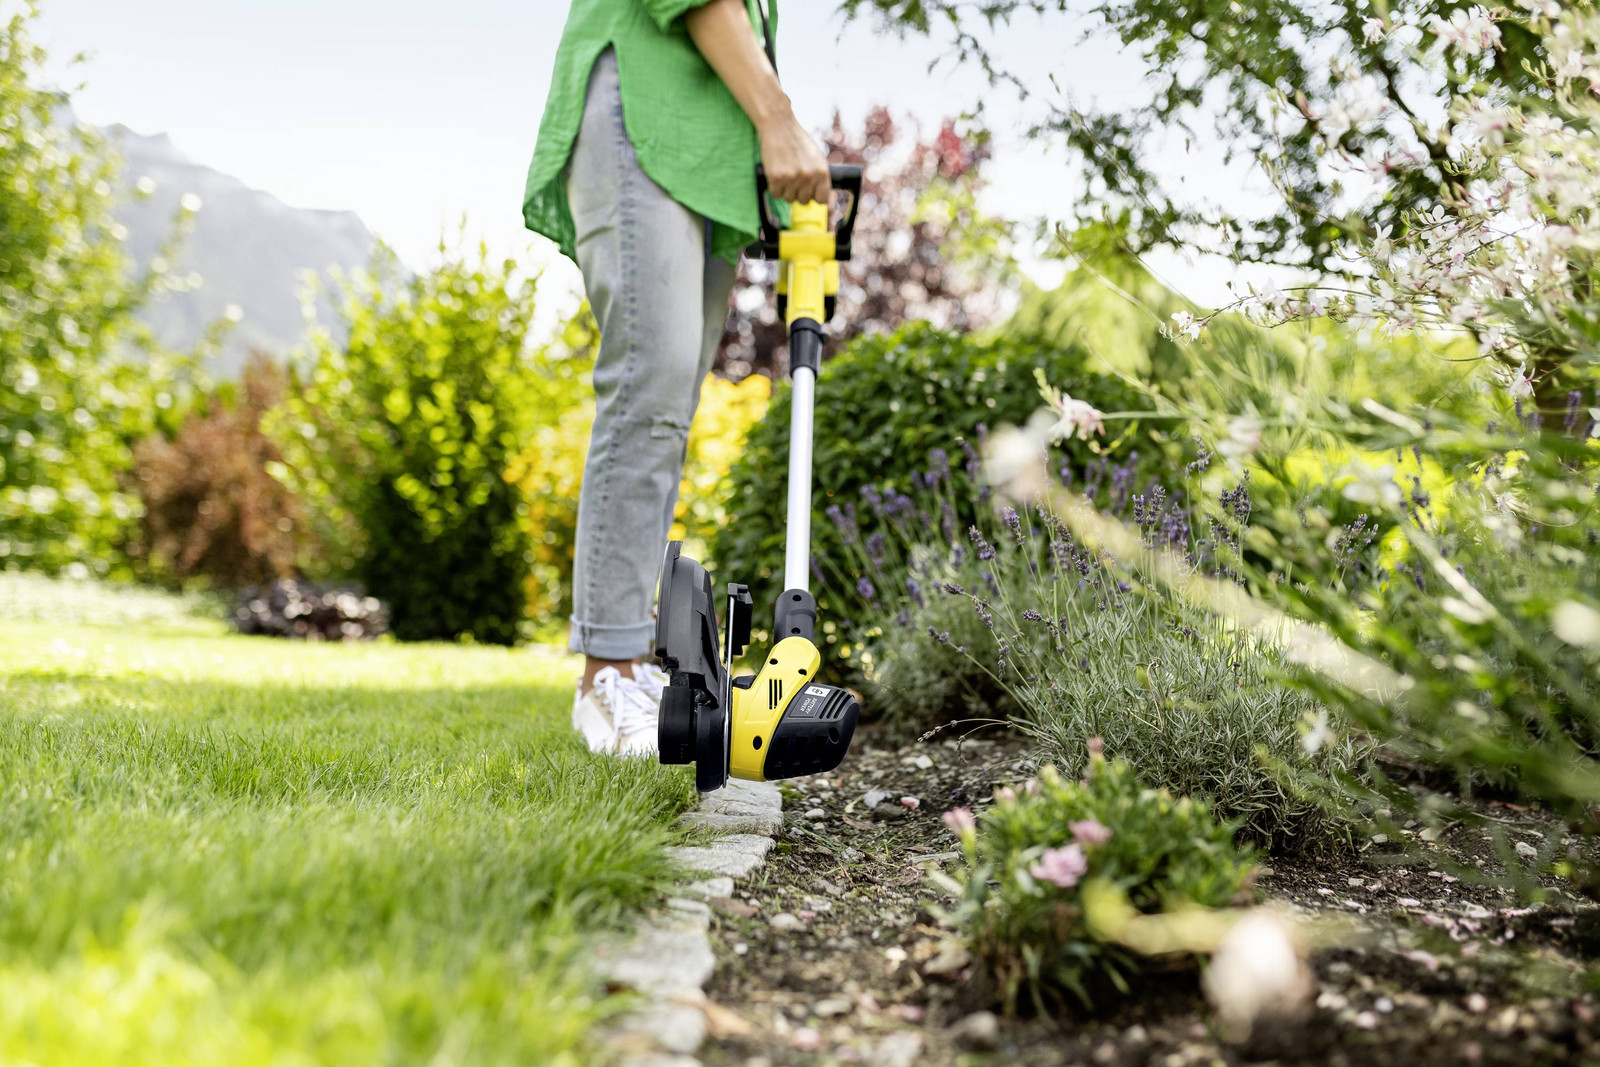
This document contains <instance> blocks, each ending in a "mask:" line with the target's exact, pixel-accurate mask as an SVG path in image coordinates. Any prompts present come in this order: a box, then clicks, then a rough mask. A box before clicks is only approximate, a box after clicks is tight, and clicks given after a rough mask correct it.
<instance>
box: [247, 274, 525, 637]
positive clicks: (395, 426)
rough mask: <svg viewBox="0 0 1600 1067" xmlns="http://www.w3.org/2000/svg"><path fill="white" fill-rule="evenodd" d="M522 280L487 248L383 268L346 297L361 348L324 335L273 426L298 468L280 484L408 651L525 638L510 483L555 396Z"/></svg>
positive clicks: (519, 541) (520, 521)
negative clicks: (536, 416)
mask: <svg viewBox="0 0 1600 1067" xmlns="http://www.w3.org/2000/svg"><path fill="white" fill-rule="evenodd" d="M515 270H516V265H515V263H513V262H510V261H507V262H505V263H503V264H500V265H494V264H491V263H490V262H489V261H488V254H487V251H485V250H480V252H479V257H478V259H477V261H476V262H473V261H470V260H468V259H466V258H465V257H462V256H459V255H450V256H447V257H446V259H445V260H444V262H442V263H441V264H440V265H439V266H438V267H437V268H436V269H434V270H432V271H430V272H428V273H424V274H417V275H412V276H409V277H408V276H406V275H405V274H403V272H402V271H401V269H400V267H399V265H398V264H397V263H396V262H395V260H394V259H393V257H392V256H382V257H380V258H379V259H378V260H376V261H375V263H374V267H373V269H372V271H370V272H369V273H367V274H366V275H364V276H361V277H357V278H354V279H350V280H348V281H346V282H345V283H344V285H343V293H342V297H343V299H342V302H341V304H340V309H339V315H340V317H341V318H342V320H343V326H344V327H345V330H344V331H343V332H344V333H345V334H346V335H347V336H348V337H349V340H348V342H346V343H344V344H338V343H336V342H335V341H334V340H333V338H332V335H331V334H330V333H329V332H328V331H327V330H325V329H318V330H316V331H314V333H313V337H312V343H311V354H310V358H309V362H308V364H307V366H306V367H305V368H304V370H303V372H302V376H301V377H300V379H299V381H298V382H297V383H296V387H295V388H294V389H293V390H292V391H291V394H290V396H289V399H288V400H287V401H286V402H285V403H284V405H283V406H282V407H281V408H280V409H279V411H277V412H276V413H274V416H273V417H272V419H271V420H269V424H268V429H269V432H270V433H271V434H272V436H273V439H274V440H275V441H276V442H277V443H278V445H279V446H280V447H281V448H282V449H283V453H284V456H285V459H286V464H285V466H284V467H282V468H277V472H278V473H279V474H280V475H281V476H283V477H284V478H286V479H287V480H288V482H289V484H290V485H291V487H293V488H295V489H297V491H298V492H299V495H300V496H301V498H302V499H303V500H305V501H306V502H307V503H308V504H309V505H310V506H312V507H315V508H317V509H318V511H319V512H320V514H321V516H322V524H323V528H324V529H325V530H327V531H329V533H328V535H327V542H328V543H330V544H334V545H336V546H337V545H340V544H341V543H342V546H343V548H344V551H345V552H346V553H348V556H349V558H350V559H351V561H352V564H353V566H352V567H351V571H352V572H353V574H354V576H355V577H356V578H357V579H358V580H359V581H360V582H361V583H362V584H363V585H365V586H366V588H368V589H369V590H371V591H372V592H373V594H374V595H376V596H379V597H381V598H382V599H384V600H385V601H387V602H388V603H389V605H390V607H391V610H392V612H393V626H394V633H395V635H396V636H397V637H400V638H401V639H403V640H429V639H452V638H456V637H459V636H470V637H471V638H473V639H475V640H478V641H484V642H489V643H496V644H511V643H513V642H514V641H516V640H517V638H518V636H519V632H520V627H521V624H522V622H523V618H524V609H525V605H526V602H527V589H526V586H525V585H524V580H525V578H526V577H527V574H528V568H529V565H530V557H531V554H532V553H531V547H530V544H529V538H528V533H527V528H526V525H525V524H524V511H525V504H524V500H523V497H522V494H521V492H520V491H519V490H518V489H517V487H516V486H515V485H513V484H512V483H511V482H510V481H509V480H508V473H509V470H510V466H511V462H512V459H513V457H515V456H516V455H517V453H518V452H519V451H520V450H521V449H522V448H523V446H524V444H525V443H526V441H527V439H528V436H529V433H530V430H531V429H532V423H533V413H534V412H535V411H536V410H537V401H538V395H539V394H538V390H539V385H540V383H539V381H538V380H537V377H536V375H535V373H534V368H533V366H532V364H531V355H530V352H529V348H528V344H527V333H528V325H529V321H530V319H531V318H532V315H533V296H534V282H533V280H532V279H527V280H524V281H522V282H521V283H516V282H514V281H513V280H512V279H513V275H514V272H515Z"/></svg>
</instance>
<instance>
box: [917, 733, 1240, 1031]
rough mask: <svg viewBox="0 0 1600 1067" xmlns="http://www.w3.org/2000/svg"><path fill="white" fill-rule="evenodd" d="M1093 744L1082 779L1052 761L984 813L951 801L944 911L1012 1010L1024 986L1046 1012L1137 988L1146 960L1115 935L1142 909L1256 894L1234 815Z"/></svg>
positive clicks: (1219, 902) (1236, 900) (1213, 904)
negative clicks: (1158, 783) (1219, 814)
mask: <svg viewBox="0 0 1600 1067" xmlns="http://www.w3.org/2000/svg"><path fill="white" fill-rule="evenodd" d="M1088 750H1089V759H1088V761H1087V765H1086V767H1085V774H1084V777H1083V778H1082V779H1079V780H1073V779H1069V778H1064V777H1063V776H1062V775H1061V774H1060V773H1059V772H1058V771H1056V770H1055V769H1054V768H1053V767H1051V766H1046V767H1045V768H1044V769H1042V770H1041V771H1040V772H1039V775H1038V777H1036V778H1031V779H1029V780H1028V781H1026V782H1024V783H1020V784H1019V785H1018V786H1016V787H1011V786H1004V787H1001V789H1000V790H998V791H997V792H996V794H995V802H994V803H993V804H992V805H990V806H989V807H988V808H986V809H985V810H984V811H983V812H982V814H981V815H977V816H974V815H973V813H972V811H971V810H969V809H967V808H957V809H955V810H953V811H950V812H948V813H946V815H945V817H944V819H945V824H946V825H947V826H948V827H949V828H950V829H951V830H952V831H954V832H955V834H956V835H957V837H958V838H959V839H960V841H961V850H962V857H963V863H962V864H961V865H959V866H956V867H955V868H953V870H952V872H951V873H950V874H949V875H945V876H942V877H940V878H938V879H937V882H938V884H940V885H942V886H943V887H944V888H945V889H946V890H947V891H948V892H950V893H951V895H952V896H953V897H954V898H955V903H954V905H953V906H951V907H950V910H949V915H948V921H949V922H950V924H951V925H952V926H954V927H955V928H956V929H957V930H958V931H959V932H960V934H961V936H962V937H963V938H964V939H965V940H966V942H967V944H968V945H969V946H970V947H971V950H972V952H973V954H974V955H975V956H976V957H977V958H978V960H979V961H980V962H981V964H982V966H983V967H984V970H985V972H986V974H987V977H988V979H989V981H991V982H992V983H993V984H994V986H995V989H996V991H997V993H998V994H999V997H1000V1000H1001V1002H1002V1004H1003V1005H1004V1006H1005V1008H1006V1011H1007V1013H1008V1014H1009V1013H1011V1012H1012V1011H1014V1010H1015V1009H1016V1007H1017V1002H1018V999H1019V997H1022V998H1025V999H1027V1000H1029V1001H1031V1002H1032V1004H1033V1006H1034V1007H1036V1008H1037V1009H1038V1010H1039V1011H1040V1012H1046V1011H1048V1010H1049V1008H1050V1006H1052V1005H1053V1004H1056V1003H1059V998H1061V997H1062V996H1063V995H1067V996H1068V997H1070V998H1072V999H1073V1000H1075V1001H1076V1006H1079V1007H1087V1006H1090V1005H1092V1003H1093V1002H1094V1000H1095V998H1096V997H1097V996H1103V995H1105V994H1107V993H1112V992H1120V993H1128V992H1130V991H1131V989H1132V984H1131V983H1132V980H1133V979H1134V978H1135V977H1136V976H1137V975H1138V974H1139V973H1140V972H1141V971H1143V970H1146V969H1148V968H1149V967H1150V966H1151V965H1152V959H1151V957H1149V956H1148V955H1146V954H1144V953H1141V952H1139V951H1137V950H1136V949H1134V948H1131V947H1130V946H1129V945H1127V944H1125V943H1124V941H1123V939H1122V938H1121V937H1120V936H1119V935H1123V934H1124V933H1125V931H1126V930H1127V929H1128V928H1129V926H1130V922H1136V921H1137V917H1139V916H1150V915H1169V916H1170V915H1172V914H1173V913H1175V912H1181V911H1183V910H1185V909H1198V908H1212V909H1217V908H1223V907H1226V906H1228V905H1230V904H1241V903H1248V902H1249V900H1250V896H1251V894H1250V892H1249V885H1250V871H1251V864H1250V861H1249V856H1248V853H1245V852H1241V851H1239V850H1238V849H1237V848H1236V846H1235V845H1234V843H1233V827H1232V826H1230V825H1228V824H1226V823H1219V822H1217V821H1216V820H1215V819H1213V818H1212V817H1211V812H1210V810H1209V809H1208V808H1207V806H1206V805H1205V803H1204V802H1197V801H1194V800H1191V799H1190V798H1188V797H1182V798H1176V799H1175V798H1174V797H1173V796H1172V795H1171V794H1170V793H1168V792H1167V791H1166V790H1154V789H1150V788H1149V787H1147V786H1146V785H1145V784H1144V783H1143V782H1141V781H1140V780H1139V775H1138V774H1137V773H1136V772H1135V770H1134V768H1133V766H1132V765H1131V764H1129V763H1128V762H1127V761H1125V760H1121V759H1118V760H1114V761H1108V760H1106V759H1105V757H1104V756H1103V755H1102V754H1101V750H1100V746H1099V744H1098V743H1093V744H1091V745H1089V746H1088ZM1193 960H1194V955H1193V953H1190V954H1188V959H1187V962H1191V963H1192V962H1193ZM1162 962H1163V963H1165V964H1166V965H1168V966H1170V965H1171V964H1172V963H1174V962H1177V963H1182V962H1185V961H1184V960H1183V959H1182V957H1181V954H1179V955H1178V956H1177V957H1175V958H1174V959H1170V960H1164V961H1162ZM1161 965H1162V964H1161V963H1157V964H1156V966H1161Z"/></svg>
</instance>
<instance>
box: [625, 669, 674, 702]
mask: <svg viewBox="0 0 1600 1067" xmlns="http://www.w3.org/2000/svg"><path fill="white" fill-rule="evenodd" d="M633 677H634V680H635V681H637V682H638V683H639V684H640V685H641V686H643V687H644V691H645V692H646V693H649V694H650V698H651V699H652V700H654V701H655V702H656V703H657V704H658V705H659V704H660V703H661V692H662V690H664V689H666V688H667V683H668V682H669V681H671V679H670V678H668V677H667V674H666V672H665V671H663V670H662V669H661V668H660V667H657V666H656V665H655V664H654V663H638V664H635V665H634V668H633Z"/></svg>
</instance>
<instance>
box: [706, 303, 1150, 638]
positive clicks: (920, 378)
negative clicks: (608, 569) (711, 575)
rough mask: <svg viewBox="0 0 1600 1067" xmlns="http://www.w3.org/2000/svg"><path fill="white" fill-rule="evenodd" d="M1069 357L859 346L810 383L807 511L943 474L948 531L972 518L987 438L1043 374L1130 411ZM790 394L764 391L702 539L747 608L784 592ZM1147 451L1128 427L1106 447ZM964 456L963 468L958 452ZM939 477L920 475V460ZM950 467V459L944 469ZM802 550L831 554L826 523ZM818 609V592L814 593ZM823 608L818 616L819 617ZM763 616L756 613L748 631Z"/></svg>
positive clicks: (963, 340)
mask: <svg viewBox="0 0 1600 1067" xmlns="http://www.w3.org/2000/svg"><path fill="white" fill-rule="evenodd" d="M1086 358H1087V357H1086V354H1085V353H1084V352H1083V351H1082V350H1081V349H1077V348H1072V347H1065V348H1063V347H1052V346H1046V345H1037V344H1033V343H1031V342H1011V341H1008V340H1006V339H1004V338H1000V339H996V340H991V341H979V340H976V339H974V338H971V337H963V336H960V335H957V334H952V333H946V332H942V331H939V330H935V329H933V328H932V327H930V326H928V325H926V324H914V325H911V326H907V327H905V328H904V329H902V330H900V331H898V332H897V333H894V334H892V335H889V336H883V337H865V338H860V339H858V340H857V341H855V342H854V343H853V344H851V345H850V347H849V348H848V349H846V350H845V351H844V352H842V353H840V354H839V355H838V356H837V357H836V358H834V359H833V360H830V361H829V362H828V363H827V364H826V365H825V366H824V368H823V372H822V375H821V377H820V378H819V380H818V383H817V412H818V417H817V426H818V433H817V440H816V451H815V479H814V484H815V492H814V500H815V508H816V509H817V510H818V511H823V510H826V509H827V508H829V507H838V508H840V509H842V510H843V511H844V512H845V513H846V514H851V513H853V512H854V509H855V508H856V506H857V502H858V501H859V500H860V493H861V489H862V487H863V486H866V485H869V484H872V485H877V486H879V487H880V488H881V489H883V490H884V491H887V490H889V489H896V490H899V491H902V492H904V491H909V490H911V489H913V488H915V487H916V486H917V485H919V484H925V483H926V477H927V476H931V475H937V476H938V477H941V478H943V477H944V476H945V474H946V473H948V475H949V477H950V478H951V480H952V482H953V484H955V485H956V486H959V487H961V491H960V492H957V493H954V494H952V495H951V498H950V499H951V504H952V507H954V508H955V511H954V513H953V514H952V515H951V516H949V517H948V521H949V524H950V525H952V527H953V528H954V529H957V530H964V529H965V528H966V526H967V525H968V524H969V523H970V522H971V521H972V518H973V508H974V506H975V505H974V503H973V501H974V500H975V498H976V491H975V490H974V491H972V492H968V491H967V490H968V489H969V488H970V487H971V486H972V484H973V483H972V472H973V471H975V470H976V452H975V451H972V450H974V449H976V448H977V447H978V446H979V443H980V442H981V439H982V437H983V434H984V432H985V429H984V428H985V427H986V426H998V425H1000V424H1001V423H1007V422H1012V423H1022V422H1026V421H1027V419H1028V417H1029V416H1030V415H1032V414H1033V412H1034V409H1035V408H1036V407H1038V400H1037V395H1036V392H1035V390H1034V388H1033V384H1032V383H1033V376H1034V373H1035V371H1036V369H1040V368H1042V369H1043V370H1044V371H1045V372H1046V373H1047V374H1048V375H1049V376H1050V380H1051V381H1053V382H1056V383H1058V384H1059V385H1061V386H1062V387H1063V388H1065V389H1066V390H1067V391H1068V392H1070V393H1071V394H1072V395H1073V396H1075V397H1078V398H1080V399H1084V400H1087V401H1089V402H1091V403H1093V404H1094V405H1095V406H1096V407H1099V408H1102V409H1104V410H1106V411H1111V412H1120V411H1125V410H1128V409H1129V408H1130V407H1131V406H1133V401H1134V399H1135V397H1136V396H1137V394H1136V393H1135V392H1134V390H1132V389H1131V388H1130V387H1128V386H1126V385H1124V384H1123V383H1121V382H1120V381H1118V380H1116V379H1114V378H1109V377H1106V376H1103V375H1099V374H1095V373H1093V372H1091V371H1088V370H1086V369H1085V361H1086ZM789 407H790V405H789V390H788V387H787V386H783V387H779V388H778V389H777V390H775V392H774V395H773V398H772V405H771V407H770V409H769V410H768V412H767V415H766V417H765V418H763V419H762V420H761V421H760V422H759V423H757V424H756V425H755V426H754V427H753V428H752V429H751V431H750V434H749V437H748V438H747V439H746V441H745V446H744V449H743V452H742V454H741V455H740V457H739V460H738V461H737V462H736V463H735V464H734V465H733V469H732V471H731V473H730V475H729V479H728V485H727V490H726V494H727V495H726V497H725V501H726V503H725V508H726V511H727V514H728V521H727V522H726V523H725V524H724V525H723V526H722V528H721V529H720V530H719V531H718V532H717V533H716V535H715V536H714V537H712V539H711V542H710V550H711V556H712V558H713V559H714V560H715V561H716V565H717V576H718V578H719V580H723V581H740V582H745V583H748V584H749V585H750V587H751V591H752V593H753V595H754V596H755V598H756V603H757V604H758V605H770V604H772V603H774V602H775V601H776V598H777V596H778V594H779V593H781V592H782V590H781V589H780V588H778V586H779V584H780V583H781V582H782V580H783V545H784V524H785V521H786V519H787V516H786V514H785V512H784V508H783V506H782V499H783V497H782V491H781V486H782V485H783V483H784V477H785V473H786V471H787V469H788V458H787V457H788V452H789ZM1136 445H1137V446H1138V447H1140V448H1143V450H1144V454H1145V455H1146V456H1152V455H1154V454H1155V453H1156V452H1157V451H1158V446H1157V445H1156V444H1155V442H1154V441H1153V440H1152V439H1151V438H1150V436H1149V431H1148V430H1146V429H1145V428H1143V427H1142V426H1141V425H1140V424H1139V423H1138V422H1130V423H1128V424H1127V425H1126V428H1125V429H1123V430H1122V431H1121V433H1120V434H1119V436H1118V438H1117V440H1116V442H1115V443H1114V445H1113V447H1114V448H1116V449H1120V450H1131V449H1133V448H1134V447H1135V446H1136ZM963 446H965V447H966V448H967V449H968V450H969V452H968V454H967V457H968V458H966V459H963V458H961V457H962V452H961V450H962V448H963ZM935 449H937V450H940V451H939V452H937V453H935V455H936V457H937V456H939V455H942V456H944V457H945V458H944V459H943V460H939V459H937V458H936V459H935V463H936V465H939V466H938V469H937V470H935V471H931V472H928V474H927V475H925V474H924V472H922V471H921V470H920V469H919V468H920V466H921V464H922V463H923V462H924V461H925V460H926V459H927V458H928V456H929V455H930V450H935ZM1061 454H1062V457H1063V459H1064V460H1068V461H1072V462H1074V463H1076V464H1078V465H1080V466H1081V465H1083V464H1085V463H1086V462H1088V461H1089V460H1091V459H1093V458H1094V452H1093V451H1092V450H1091V446H1090V445H1088V444H1085V443H1082V442H1077V441H1073V442H1070V443H1069V444H1067V445H1066V446H1064V448H1063V451H1062V453H1061ZM950 455H955V456H957V457H958V458H957V459H956V461H955V466H954V467H951V465H950V459H949V456H950ZM812 533H813V545H812V550H813V552H814V553H815V554H817V555H818V556H820V557H827V556H829V555H830V554H833V553H836V552H837V551H838V550H839V548H840V547H841V541H840V537H839V532H838V530H837V529H835V528H834V527H832V526H830V525H828V524H826V523H816V524H814V526H813V531H812ZM821 594H822V597H823V598H824V599H825V598H826V597H827V595H828V593H827V591H826V590H823V591H821ZM825 608H826V606H825ZM762 618H763V611H762V610H758V611H757V625H758V626H759V625H760V624H761V620H762Z"/></svg>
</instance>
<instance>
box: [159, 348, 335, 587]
mask: <svg viewBox="0 0 1600 1067" xmlns="http://www.w3.org/2000/svg"><path fill="white" fill-rule="evenodd" d="M287 380H288V379H287V375H286V374H285V372H284V370H283V369H282V368H281V367H279V366H277V365H276V364H274V363H273V362H272V361H271V359H270V358H268V357H267V356H264V355H257V356H256V357H254V358H253V359H252V360H251V362H250V363H249V365H248V366H247V367H246V368H245V372H244V377H243V379H242V380H241V381H240V382H239V383H238V384H237V386H234V387H232V388H225V389H223V390H221V391H219V392H217V393H214V394H213V395H212V396H210V397H208V398H207V399H206V401H205V402H204V403H203V404H202V405H201V407H200V408H199V409H198V410H197V411H195V413H194V414H192V415H190V416H189V418H188V419H187V420H186V421H185V422H184V424H183V428H182V429H181V430H180V431H179V432H178V434H177V436H176V437H173V438H171V439H168V438H167V437H165V436H159V435H158V436H152V437H148V438H146V439H144V440H143V441H141V442H139V444H138V445H137V446H136V447H135V449H134V457H135V461H136V462H135V465H134V480H135V484H136V488H137V490H138V493H139V497H140V499H141V500H142V501H143V503H144V511H145V515H144V521H143V528H142V537H141V543H140V544H139V545H137V546H135V550H136V551H137V552H138V554H140V555H143V556H144V557H145V561H146V564H147V566H148V568H149V570H150V572H151V574H152V575H153V576H155V577H164V578H176V579H178V580H180V581H187V580H190V579H196V578H200V579H205V580H206V581H208V582H209V583H210V584H212V585H214V586H217V587H220V588H224V589H238V588H241V587H243V586H248V585H260V584H264V583H267V582H270V581H272V580H273V579H275V578H287V577H290V576H291V575H294V574H295V573H297V571H298V570H299V569H300V565H301V563H302V561H303V560H304V559H305V556H306V553H307V550H308V548H309V541H310V534H309V530H308V526H307V524H306V522H305V519H304V514H303V511H302V509H301V507H300V503H299V501H298V500H296V499H295V497H294V494H293V493H291V492H290V491H289V489H288V488H286V487H285V486H284V485H283V483H281V482H279V481H278V480H277V479H276V478H274V477H273V476H272V475H271V474H270V473H269V472H268V466H269V464H272V463H276V462H280V461H281V458H282V457H281V456H280V455H279V453H278V449H277V446H276V445H274V444H273V443H272V441H271V440H270V439H269V438H268V437H267V436H266V435H265V434H263V433H262V432H261V416H262V415H263V414H265V413H266V412H267V411H268V410H269V409H270V408H272V407H273V406H274V405H275V404H277V403H278V401H279V400H281V399H282V397H283V395H284V390H285V389H286V388H287ZM229 394H231V395H229Z"/></svg>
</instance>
